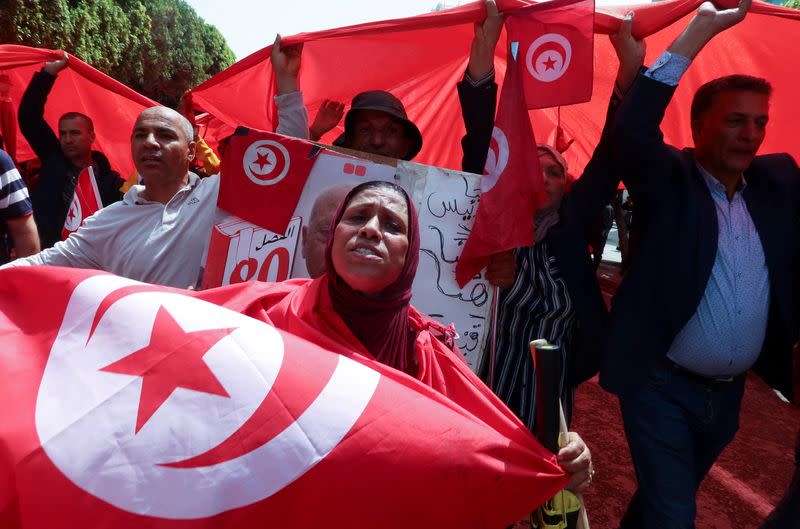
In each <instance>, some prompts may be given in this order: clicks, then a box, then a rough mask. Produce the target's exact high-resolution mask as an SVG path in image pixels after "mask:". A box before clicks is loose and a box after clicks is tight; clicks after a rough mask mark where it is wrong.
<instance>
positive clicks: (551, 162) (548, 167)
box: [539, 152, 567, 208]
mask: <svg viewBox="0 0 800 529" xmlns="http://www.w3.org/2000/svg"><path fill="white" fill-rule="evenodd" d="M539 165H540V166H541V168H542V177H543V178H544V190H545V191H546V192H547V202H546V203H545V204H542V207H543V208H552V207H554V206H557V205H558V204H560V203H561V199H562V198H563V196H564V188H565V186H566V184H567V175H566V174H564V168H563V167H562V166H561V164H560V163H558V162H557V161H556V159H555V158H553V155H552V154H550V153H547V152H541V153H540V154H539Z"/></svg>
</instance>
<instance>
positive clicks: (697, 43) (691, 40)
mask: <svg viewBox="0 0 800 529" xmlns="http://www.w3.org/2000/svg"><path fill="white" fill-rule="evenodd" d="M752 3H753V0H739V4H738V5H737V6H736V7H735V8H732V9H718V8H717V7H716V6H715V5H714V4H713V3H711V2H704V3H703V4H702V5H701V6H700V8H699V9H698V10H697V14H696V15H695V16H694V18H692V20H691V21H690V22H689V25H687V26H686V29H685V30H683V33H681V34H680V35H679V36H678V38H677V39H675V42H673V43H672V45H671V46H670V47H669V51H670V52H671V53H677V54H680V55H683V56H684V57H687V58H689V59H694V58H695V57H696V56H697V54H698V53H700V50H702V49H703V47H704V46H705V45H706V44H707V43H708V41H710V40H711V39H712V38H714V36H715V35H717V34H718V33H721V32H723V31H725V30H726V29H728V28H730V27H732V26H735V25H736V24H738V23H739V22H741V21H742V20H744V17H745V15H747V11H748V10H749V9H750V5H751V4H752Z"/></svg>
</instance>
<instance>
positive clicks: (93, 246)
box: [6, 107, 219, 288]
mask: <svg viewBox="0 0 800 529" xmlns="http://www.w3.org/2000/svg"><path fill="white" fill-rule="evenodd" d="M193 137H194V135H193V131H192V126H191V124H190V123H189V121H188V120H187V119H186V118H184V117H183V116H182V115H180V114H179V113H178V112H176V111H174V110H172V109H169V108H166V107H153V108H148V109H146V110H144V111H143V112H142V113H141V114H140V115H139V117H138V118H137V120H136V124H135V125H134V127H133V133H132V135H131V152H132V154H133V161H134V164H135V165H136V170H137V171H138V172H139V174H140V175H141V177H142V179H143V182H144V185H137V186H133V187H132V188H131V189H130V190H129V191H128V192H127V193H126V194H125V197H124V198H123V200H122V201H120V202H117V203H114V204H111V205H110V206H107V207H105V208H103V209H101V210H100V211H98V212H97V213H95V214H94V215H92V216H91V217H89V218H88V219H86V221H85V222H84V224H83V226H81V227H80V228H79V229H78V231H77V232H75V233H73V234H72V235H71V236H70V237H69V238H67V240H65V241H61V242H59V243H57V244H56V245H55V246H53V247H52V248H48V249H47V250H44V251H42V252H40V253H38V254H36V255H33V256H30V257H27V258H25V259H18V260H17V261H14V262H13V263H10V264H9V265H6V266H23V265H50V266H68V267H73V268H94V269H99V270H105V271H108V272H112V273H114V274H117V275H120V276H123V277H128V278H130V279H135V280H138V281H144V282H147V283H154V284H159V285H167V286H173V287H178V288H187V287H189V286H191V285H195V284H196V283H197V280H198V275H199V272H200V264H201V259H202V256H203V253H204V251H205V248H206V245H207V244H208V240H209V236H210V233H211V226H212V224H213V221H214V213H215V211H216V205H217V193H218V191H219V176H212V177H209V178H205V179H202V180H201V179H200V178H199V177H198V176H197V175H195V174H194V173H191V172H189V166H190V164H191V162H192V160H193V159H194V156H195V142H194V141H193Z"/></svg>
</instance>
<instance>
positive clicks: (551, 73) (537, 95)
mask: <svg viewBox="0 0 800 529" xmlns="http://www.w3.org/2000/svg"><path fill="white" fill-rule="evenodd" d="M506 29H507V31H508V40H509V41H511V42H517V43H518V44H519V51H518V55H517V60H518V61H519V62H520V63H521V64H523V65H524V66H525V68H524V69H523V75H522V80H523V81H522V85H523V86H524V87H525V101H526V102H527V105H528V108H546V107H555V106H560V105H571V104H573V103H583V102H584V101H589V100H590V99H591V98H592V82H593V76H592V71H593V68H592V60H593V56H594V0H554V1H552V2H547V3H545V4H538V5H533V6H531V7H526V8H523V9H519V10H517V11H512V12H511V13H509V15H508V17H507V18H506Z"/></svg>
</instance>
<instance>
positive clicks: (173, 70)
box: [0, 0, 235, 107]
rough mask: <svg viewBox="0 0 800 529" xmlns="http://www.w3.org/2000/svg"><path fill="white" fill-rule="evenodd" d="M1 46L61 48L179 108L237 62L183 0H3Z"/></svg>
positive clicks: (213, 30) (0, 0) (214, 31)
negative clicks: (182, 98) (186, 95)
mask: <svg viewBox="0 0 800 529" xmlns="http://www.w3.org/2000/svg"><path fill="white" fill-rule="evenodd" d="M0 43H6V44H24V45H26V46H34V47H37V48H51V49H63V50H65V51H67V52H68V53H71V54H74V55H75V56H77V57H79V58H80V59H82V60H84V61H85V62H87V63H89V64H91V65H92V66H94V67H95V68H97V69H98V70H101V71H102V72H104V73H106V74H108V75H110V76H111V77H113V78H115V79H117V80H118V81H121V82H122V83H125V84H127V85H128V86H130V87H131V88H133V89H134V90H136V91H137V92H140V93H142V94H144V95H146V96H148V97H150V98H152V99H155V100H157V101H159V102H161V103H162V104H165V105H168V106H173V107H174V106H175V105H176V104H177V102H178V100H179V98H180V96H181V94H182V93H183V92H184V91H185V90H187V89H188V88H191V87H193V86H195V85H197V84H198V83H200V82H202V81H204V80H205V79H207V78H208V77H210V76H212V75H214V74H216V73H218V72H220V71H221V70H224V69H225V68H227V67H228V66H230V65H231V64H233V62H234V61H235V57H234V55H233V52H232V51H231V50H230V48H228V45H227V43H226V42H225V38H224V37H223V36H222V34H221V33H220V32H219V30H217V28H215V27H214V26H212V25H210V24H207V23H206V22H205V21H203V19H202V18H200V17H199V16H198V15H197V13H195V11H194V9H192V8H191V7H190V6H189V5H188V4H186V2H183V1H182V0H142V1H140V0H0Z"/></svg>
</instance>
